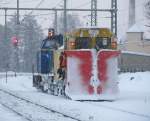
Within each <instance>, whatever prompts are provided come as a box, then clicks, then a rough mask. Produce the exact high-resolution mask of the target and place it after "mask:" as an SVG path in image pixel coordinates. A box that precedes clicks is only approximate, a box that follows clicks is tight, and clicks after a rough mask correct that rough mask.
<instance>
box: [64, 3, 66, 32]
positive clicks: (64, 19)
mask: <svg viewBox="0 0 150 121" xmlns="http://www.w3.org/2000/svg"><path fill="white" fill-rule="evenodd" d="M66 9H67V0H64V34H65V33H66V32H67V10H66Z"/></svg>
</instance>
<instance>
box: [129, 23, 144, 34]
mask: <svg viewBox="0 0 150 121" xmlns="http://www.w3.org/2000/svg"><path fill="white" fill-rule="evenodd" d="M127 32H145V28H144V25H143V24H141V23H136V24H134V25H133V26H132V27H130V28H129V29H128V31H127Z"/></svg>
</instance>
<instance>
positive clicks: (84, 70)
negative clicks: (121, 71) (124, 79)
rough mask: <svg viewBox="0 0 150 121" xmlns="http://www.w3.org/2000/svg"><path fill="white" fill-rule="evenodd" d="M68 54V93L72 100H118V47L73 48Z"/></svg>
mask: <svg viewBox="0 0 150 121" xmlns="http://www.w3.org/2000/svg"><path fill="white" fill-rule="evenodd" d="M65 53H66V57H67V69H66V88H65V93H66V95H67V96H68V97H69V98H70V99H72V100H114V99H116V96H117V93H118V86H117V75H118V72H117V71H118V69H117V66H118V64H117V57H118V55H119V53H120V52H119V51H116V50H100V51H99V52H96V51H95V50H71V51H69V50H68V51H65Z"/></svg>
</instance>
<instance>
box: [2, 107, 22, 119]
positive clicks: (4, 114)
mask: <svg viewBox="0 0 150 121" xmlns="http://www.w3.org/2000/svg"><path fill="white" fill-rule="evenodd" d="M0 114H2V115H0V121H24V120H23V119H22V118H20V117H19V116H18V115H16V114H14V113H13V112H10V111H9V110H8V109H6V108H5V107H3V106H2V105H1V104H0Z"/></svg>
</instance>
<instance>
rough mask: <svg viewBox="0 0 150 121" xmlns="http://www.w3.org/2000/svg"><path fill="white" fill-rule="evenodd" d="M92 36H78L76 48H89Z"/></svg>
mask: <svg viewBox="0 0 150 121" xmlns="http://www.w3.org/2000/svg"><path fill="white" fill-rule="evenodd" d="M90 41H91V38H90V37H78V38H76V41H75V45H76V49H89V48H90Z"/></svg>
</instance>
